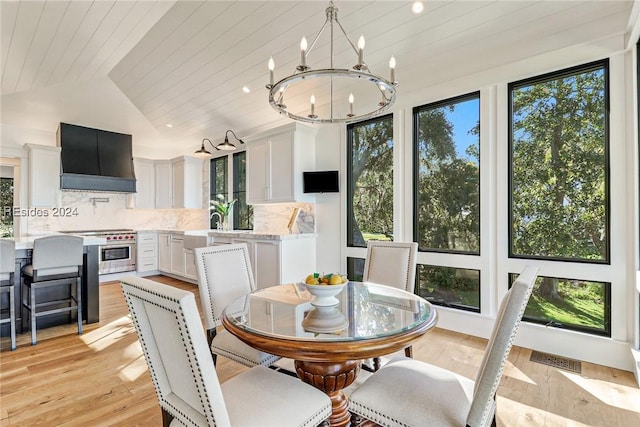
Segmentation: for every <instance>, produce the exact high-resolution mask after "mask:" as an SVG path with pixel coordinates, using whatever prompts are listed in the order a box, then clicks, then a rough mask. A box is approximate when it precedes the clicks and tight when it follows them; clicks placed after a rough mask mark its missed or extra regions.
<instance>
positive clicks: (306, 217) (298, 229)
mask: <svg viewBox="0 0 640 427" xmlns="http://www.w3.org/2000/svg"><path fill="white" fill-rule="evenodd" d="M294 208H300V213H299V214H298V219H297V220H296V223H295V225H294V226H293V230H292V232H293V233H315V228H316V226H315V214H314V205H313V203H286V204H273V205H254V206H253V230H254V231H256V232H258V233H274V234H281V233H288V232H289V230H288V229H287V225H288V224H289V219H290V218H291V214H292V213H293V209H294Z"/></svg>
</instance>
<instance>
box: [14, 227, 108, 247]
mask: <svg viewBox="0 0 640 427" xmlns="http://www.w3.org/2000/svg"><path fill="white" fill-rule="evenodd" d="M57 234H63V233H56V232H53V231H52V232H51V233H43V234H36V235H29V236H16V237H14V238H12V239H10V240H13V241H14V242H16V250H20V249H33V241H34V240H35V239H37V238H39V237H45V236H53V235H57ZM65 235H66V234H65ZM79 237H82V238H83V239H84V246H94V245H104V244H105V243H107V240H106V239H105V238H104V237H96V236H79Z"/></svg>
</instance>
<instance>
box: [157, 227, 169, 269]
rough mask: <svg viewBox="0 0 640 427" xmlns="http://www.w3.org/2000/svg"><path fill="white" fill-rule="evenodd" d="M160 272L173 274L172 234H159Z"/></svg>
mask: <svg viewBox="0 0 640 427" xmlns="http://www.w3.org/2000/svg"><path fill="white" fill-rule="evenodd" d="M158 270H160V271H161V272H163V273H171V234H170V233H158Z"/></svg>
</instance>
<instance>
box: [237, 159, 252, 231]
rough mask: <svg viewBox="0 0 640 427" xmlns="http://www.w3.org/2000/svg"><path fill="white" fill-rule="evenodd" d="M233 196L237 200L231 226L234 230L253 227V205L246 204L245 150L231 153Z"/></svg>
mask: <svg viewBox="0 0 640 427" xmlns="http://www.w3.org/2000/svg"><path fill="white" fill-rule="evenodd" d="M233 198H234V199H236V200H237V202H236V204H235V205H234V207H233V228H234V229H236V230H252V229H253V207H252V206H249V205H247V152H246V151H242V152H240V153H235V154H234V155H233Z"/></svg>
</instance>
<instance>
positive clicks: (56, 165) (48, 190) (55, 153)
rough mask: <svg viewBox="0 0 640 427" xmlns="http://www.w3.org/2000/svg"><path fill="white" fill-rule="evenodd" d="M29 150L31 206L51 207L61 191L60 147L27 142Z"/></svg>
mask: <svg viewBox="0 0 640 427" xmlns="http://www.w3.org/2000/svg"><path fill="white" fill-rule="evenodd" d="M25 147H27V150H28V152H29V186H28V188H29V207H34V208H40V207H42V208H50V207H54V206H56V204H57V198H58V194H59V191H60V151H61V149H60V147H50V146H45V145H35V144H25Z"/></svg>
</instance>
